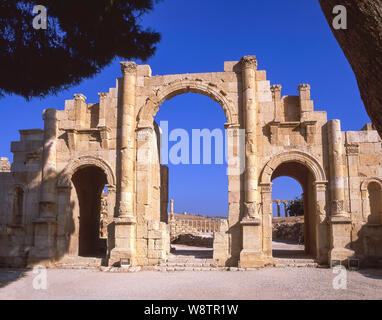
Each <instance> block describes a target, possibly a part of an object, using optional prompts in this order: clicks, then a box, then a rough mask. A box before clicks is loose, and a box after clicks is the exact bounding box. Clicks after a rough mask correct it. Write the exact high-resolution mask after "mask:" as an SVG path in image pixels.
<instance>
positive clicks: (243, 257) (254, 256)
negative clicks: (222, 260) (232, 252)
mask: <svg viewBox="0 0 382 320" xmlns="http://www.w3.org/2000/svg"><path fill="white" fill-rule="evenodd" d="M267 263H269V261H267V259H266V258H265V257H264V255H263V253H262V252H261V251H257V250H248V249H243V250H241V252H240V261H239V267H240V268H261V267H264V266H265V265H266V264H267Z"/></svg>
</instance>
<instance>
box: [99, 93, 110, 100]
mask: <svg viewBox="0 0 382 320" xmlns="http://www.w3.org/2000/svg"><path fill="white" fill-rule="evenodd" d="M108 95H109V93H108V92H98V96H99V97H100V99H103V98H107V97H108Z"/></svg>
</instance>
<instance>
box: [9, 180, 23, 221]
mask: <svg viewBox="0 0 382 320" xmlns="http://www.w3.org/2000/svg"><path fill="white" fill-rule="evenodd" d="M23 210H24V190H23V188H22V187H21V186H16V187H15V189H14V192H13V212H12V217H13V223H14V224H16V225H20V224H22V221H23Z"/></svg>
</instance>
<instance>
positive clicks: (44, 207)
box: [28, 109, 57, 265]
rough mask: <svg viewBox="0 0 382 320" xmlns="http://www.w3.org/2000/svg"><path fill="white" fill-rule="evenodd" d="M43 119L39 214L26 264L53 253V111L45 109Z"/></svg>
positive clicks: (54, 219) (54, 144) (54, 151)
mask: <svg viewBox="0 0 382 320" xmlns="http://www.w3.org/2000/svg"><path fill="white" fill-rule="evenodd" d="M43 119H44V145H43V156H42V168H41V171H42V172H41V173H42V174H41V187H40V203H39V217H38V218H36V219H34V220H33V224H34V246H33V247H32V248H31V250H30V252H29V257H28V264H30V265H31V264H35V263H41V264H45V263H46V264H49V260H51V259H52V258H54V257H55V255H56V241H55V240H56V236H57V215H56V208H57V204H56V202H57V192H56V190H57V187H56V180H57V177H56V176H57V172H56V138H57V111H56V109H46V110H44V113H43Z"/></svg>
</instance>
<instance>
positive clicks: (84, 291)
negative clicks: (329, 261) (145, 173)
mask: <svg viewBox="0 0 382 320" xmlns="http://www.w3.org/2000/svg"><path fill="white" fill-rule="evenodd" d="M336 276H337V274H334V273H333V270H330V269H319V268H317V269H316V268H263V269H258V270H255V271H245V272H232V271H225V272H224V271H221V272H214V271H211V272H167V273H166V272H154V271H142V272H137V273H108V272H101V271H96V270H84V269H82V270H64V269H48V271H47V283H48V288H47V289H46V290H35V289H33V285H32V283H33V279H34V278H35V277H36V274H34V273H33V272H32V271H26V272H25V273H20V271H10V270H4V269H2V270H1V269H0V299H382V270H362V271H361V272H347V289H345V290H343V289H339V290H335V289H334V288H333V279H334V278H335V277H336Z"/></svg>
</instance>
